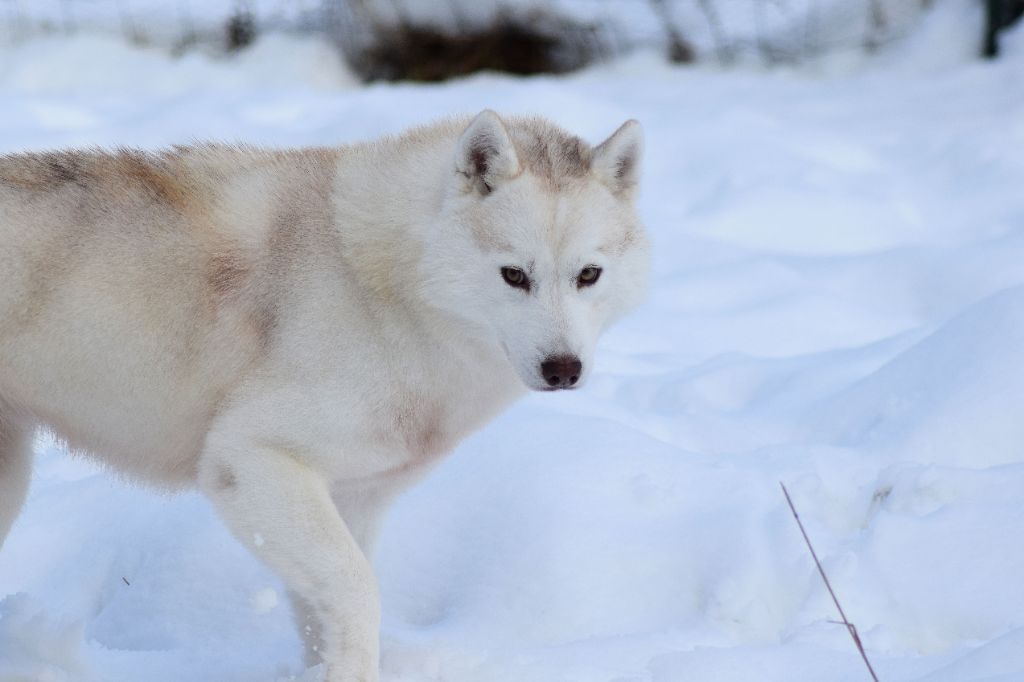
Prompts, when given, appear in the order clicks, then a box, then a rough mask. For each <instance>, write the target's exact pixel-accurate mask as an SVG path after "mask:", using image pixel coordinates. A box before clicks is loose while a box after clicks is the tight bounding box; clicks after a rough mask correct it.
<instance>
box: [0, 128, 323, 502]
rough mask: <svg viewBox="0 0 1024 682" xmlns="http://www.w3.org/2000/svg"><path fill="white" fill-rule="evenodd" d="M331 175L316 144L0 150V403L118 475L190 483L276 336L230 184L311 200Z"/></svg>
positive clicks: (254, 244)
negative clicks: (212, 434)
mask: <svg viewBox="0 0 1024 682" xmlns="http://www.w3.org/2000/svg"><path fill="white" fill-rule="evenodd" d="M317 173H318V174H319V176H320V177H319V178H318V177H316V174H317ZM332 173H333V167H332V166H331V164H330V159H329V158H328V157H326V156H324V154H323V153H319V152H317V153H312V154H310V155H302V154H299V153H293V154H290V155H288V154H275V153H271V152H258V151H254V150H245V149H236V148H231V147H214V148H199V149H179V150H176V151H173V152H168V153H164V154H146V153H142V152H136V151H120V152H116V153H104V152H99V151H90V152H58V153H47V154H26V155H9V156H4V157H0V272H2V273H3V286H2V287H0V402H2V403H4V404H6V405H8V406H13V407H8V408H6V409H7V411H8V412H12V411H13V409H15V408H16V409H17V410H18V412H20V413H23V414H25V415H26V416H29V417H31V420H32V421H33V422H42V423H45V424H48V425H50V426H52V427H53V428H54V429H55V430H56V431H57V432H58V433H59V434H60V435H61V436H62V437H63V438H66V439H67V440H68V442H69V443H70V445H72V446H73V447H78V448H80V449H82V450H86V451H90V452H101V453H103V454H104V457H105V458H106V459H108V460H109V461H111V463H113V464H115V468H116V469H117V470H119V471H122V472H128V473H133V474H137V475H139V476H141V477H143V478H145V479H147V480H150V481H151V482H155V483H158V484H165V485H168V486H176V485H179V484H183V483H187V482H188V481H190V480H192V479H193V478H194V468H195V458H196V456H197V455H198V452H199V450H200V448H201V446H202V440H203V437H204V435H205V430H206V427H207V426H208V424H209V422H210V420H211V418H212V417H213V414H214V411H215V410H216V408H217V404H218V401H219V400H221V399H222V397H223V396H224V395H225V393H226V391H227V390H228V389H229V387H230V386H231V384H232V383H233V382H234V381H236V380H237V377H238V374H239V372H240V371H241V370H242V368H244V367H246V366H248V365H250V364H251V363H252V362H254V361H255V360H256V359H257V358H258V356H259V354H260V352H261V350H262V347H263V346H265V345H266V344H267V343H268V336H269V335H270V334H272V329H270V327H271V326H272V324H273V322H272V320H271V319H268V318H269V313H268V312H267V311H266V310H260V309H259V306H260V301H261V300H264V299H265V298H266V297H265V296H261V292H259V291H255V290H254V289H253V288H254V287H257V286H262V287H266V286H268V283H267V281H266V278H265V276H264V277H260V278H257V277H256V274H257V273H256V272H255V271H254V270H255V268H257V267H261V266H262V264H263V261H264V260H266V259H265V258H263V257H262V254H260V253H257V252H258V251H259V250H260V249H261V248H263V247H264V246H265V244H263V243H261V242H259V240H258V239H256V238H254V239H253V240H251V241H247V236H246V234H245V232H244V230H245V226H244V223H245V221H246V216H245V212H246V211H247V210H250V209H253V207H252V206H251V203H252V202H249V203H248V204H247V202H245V201H244V199H243V198H242V197H238V196H232V194H231V193H232V191H233V190H232V187H254V186H255V187H259V186H260V185H263V186H264V187H265V186H267V185H270V184H273V185H274V186H275V188H276V189H275V191H274V192H272V193H271V194H272V195H273V196H262V197H260V198H259V200H260V201H261V202H266V201H277V200H280V201H282V202H291V203H292V204H295V203H296V202H298V203H300V204H302V205H303V206H305V207H306V208H305V209H304V210H306V211H311V210H313V209H311V208H310V205H311V204H315V203H316V199H317V196H316V195H317V194H319V196H320V197H321V198H322V197H324V196H325V195H326V190H325V187H326V184H327V183H329V182H330V176H331V174H332ZM289 178H293V179H294V181H293V182H289ZM259 180H262V182H259ZM318 188H319V191H318ZM247 191H248V190H247ZM303 192H305V193H306V194H307V195H308V194H310V192H312V193H313V196H304V197H297V196H295V195H296V194H301V193H303ZM289 193H290V194H289ZM281 194H284V195H287V196H280V195H281ZM254 201H255V199H254ZM323 201H326V199H323ZM261 210H262V209H261ZM252 227H253V229H254V230H256V229H258V228H259V226H258V225H253V226H252ZM263 269H264V270H268V268H263ZM262 274H264V275H265V274H266V273H265V272H264V273H262ZM257 280H258V282H259V283H258V284H257ZM243 294H244V295H243ZM154 415H159V417H160V418H159V420H156V419H154V418H153V416H154ZM0 416H2V415H0ZM12 418H13V417H12V416H11V415H8V416H7V420H8V421H10V420H11V419H12Z"/></svg>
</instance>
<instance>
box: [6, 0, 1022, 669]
mask: <svg viewBox="0 0 1024 682" xmlns="http://www.w3.org/2000/svg"><path fill="white" fill-rule="evenodd" d="M936 4H937V7H939V8H944V9H942V11H943V12H952V11H953V10H951V9H950V7H951V5H949V4H948V3H947V4H945V5H943V4H942V3H936ZM954 13H955V12H954ZM939 19H941V17H939V18H938V19H936V20H935V22H934V25H933V26H930V27H927V28H925V29H922V30H924V31H926V32H930V35H932V36H935V38H934V40H935V41H939V42H942V41H943V40H944V39H943V38H942V36H943V35H945V32H946V31H947V30H948V29H949V26H950V25H951V24H950V23H949V22H948V21H946V19H948V16H947V18H946V19H943V20H942V21H939ZM940 24H941V25H940ZM1022 38H1024V31H1022V30H1021V29H1017V30H1015V31H1014V32H1012V33H1011V34H1009V35H1007V36H1006V39H1005V42H1004V44H1005V46H1006V48H1007V50H1006V53H1007V57H1006V59H1004V60H1003V61H1001V62H996V63H991V64H983V63H977V62H973V61H970V60H967V59H949V60H947V61H946V62H944V65H942V63H940V62H937V61H935V60H934V59H932V58H931V57H928V58H925V56H922V55H925V54H926V52H927V50H926V46H927V42H928V40H927V38H926V37H922V38H920V40H921V41H923V42H921V43H919V44H917V45H916V46H914V47H913V50H911V49H910V48H909V47H908V48H907V52H906V54H904V55H903V56H902V57H900V58H897V54H896V53H895V52H893V53H886V54H882V55H879V56H878V58H877V59H876V60H874V61H872V62H870V63H867V64H865V65H863V67H862V68H859V69H857V70H855V71H853V72H847V73H846V74H845V75H833V76H828V77H826V76H822V75H817V76H816V75H811V74H810V73H808V72H806V71H804V72H794V71H771V72H763V71H760V70H735V71H722V70H717V69H689V70H687V69H676V68H670V67H668V66H665V65H663V64H661V63H660V62H659V61H658V60H657V59H656V58H654V57H653V56H651V55H643V54H640V55H636V56H634V57H631V58H629V59H626V60H622V61H620V62H617V63H615V64H611V65H606V66H602V67H599V68H595V69H592V70H590V71H587V72H583V73H580V74H577V75H574V76H570V77H564V78H534V79H526V80H523V79H511V78H504V77H498V76H494V75H484V76H477V77H473V78H469V79H465V80H462V81H458V82H454V83H449V84H445V85H433V86H421V85H387V86H384V85H375V86H370V87H358V88H357V87H353V85H352V82H351V81H350V80H349V79H348V78H347V77H346V76H343V75H339V74H343V73H344V71H343V70H342V67H341V66H339V65H338V64H337V63H334V65H331V64H330V63H329V62H328V63H327V65H326V66H324V63H323V61H322V59H321V57H320V56H315V55H318V54H320V53H318V52H317V50H319V49H320V48H319V47H318V46H317V45H316V44H315V43H313V44H302V45H300V44H298V43H295V42H289V41H291V40H294V39H283V38H278V37H274V36H270V37H268V38H267V39H266V42H265V43H264V44H263V46H262V47H260V46H259V45H258V46H257V48H255V50H254V52H252V53H242V54H241V55H239V56H238V57H237V58H235V59H234V60H233V61H225V60H221V59H214V58H210V57H200V56H198V55H190V56H186V57H184V58H180V59H171V58H168V57H166V56H165V55H163V54H162V53H159V52H156V51H151V52H150V51H141V52H140V51H138V50H137V48H127V47H124V46H122V45H118V44H115V43H113V42H112V41H111V40H110V39H106V38H89V37H85V36H83V37H80V38H76V39H74V40H71V41H66V42H60V41H53V42H50V41H46V42H44V41H39V42H36V41H29V42H26V43H24V44H22V45H20V46H18V47H14V48H6V49H8V50H10V51H8V52H5V53H4V55H3V58H2V59H0V64H3V67H2V68H0V97H2V101H3V103H4V106H3V107H0V150H4V151H14V150H21V149H27V148H41V147H56V146H65V145H86V144H100V145H118V144H135V145H143V146H148V147H152V146H158V145H162V144H170V143H176V142H183V141H188V140H191V139H204V138H213V139H221V140H242V141H249V142H256V143H263V144H272V145H281V146H285V145H303V144H334V143H340V142H344V141H350V140H362V139H369V138H373V137H375V136H378V135H381V134H385V133H393V132H398V131H401V130H402V129H404V128H406V127H408V126H410V125H413V124H417V123H422V122H424V121H428V120H431V119H434V118H437V117H441V116H446V115H449V114H452V113H472V112H475V111H477V110H479V109H482V108H484V107H493V108H495V109H497V110H499V111H504V112H535V113H541V114H544V115H547V116H550V117H552V118H553V119H555V120H556V121H558V122H560V123H562V124H563V125H565V126H566V127H568V128H569V129H571V130H574V131H577V132H579V133H580V134H582V135H583V136H584V137H586V138H587V139H589V140H591V141H593V142H597V141H600V140H601V139H603V137H604V136H606V135H607V134H609V133H610V132H611V131H612V130H614V129H615V127H616V126H617V125H618V124H619V123H621V122H622V121H623V120H625V119H627V118H630V117H636V118H638V119H640V120H641V121H642V122H643V124H644V126H645V130H646V135H647V138H648V153H647V159H646V161H645V177H644V183H643V195H642V199H641V209H642V213H643V215H644V216H645V218H646V221H647V223H648V225H649V228H650V230H651V234H652V237H653V240H654V243H655V274H654V278H653V287H652V292H651V296H650V300H649V302H648V303H647V304H646V305H645V306H644V307H643V308H642V309H641V310H639V311H638V312H637V313H636V314H634V315H632V316H631V317H629V318H628V319H627V320H625V321H624V322H623V323H622V324H620V325H619V326H618V327H616V328H615V329H613V330H612V331H611V332H610V333H609V334H608V335H607V336H606V337H605V339H604V340H603V342H602V345H601V349H600V353H599V358H598V372H597V374H596V375H595V376H594V377H593V379H592V381H591V382H590V384H589V385H588V386H587V387H585V389H584V390H581V391H576V392H573V393H567V394H564V395H563V394H556V395H547V394H545V395H533V396H530V397H529V398H527V399H526V400H524V401H523V402H522V403H520V404H519V405H517V406H516V407H514V408H513V409H512V410H510V411H509V412H508V413H507V414H505V415H503V416H502V417H500V418H499V419H498V420H497V421H495V422H494V423H493V424H491V425H490V426H489V427H487V428H486V429H484V430H483V431H482V432H480V433H478V434H476V435H474V436H473V437H471V438H470V439H468V440H467V441H466V442H465V443H463V444H462V445H461V446H460V447H459V448H458V449H457V451H456V452H455V453H454V454H453V455H452V456H451V457H450V458H449V459H448V460H447V461H446V462H445V463H444V464H442V465H441V466H440V467H439V468H438V470H437V471H436V473H435V474H433V475H432V476H431V477H430V478H428V479H427V480H426V481H425V482H424V483H423V484H421V485H420V486H418V487H416V488H414V489H413V490H411V491H410V492H409V493H408V494H406V495H405V496H404V497H402V498H401V499H400V501H399V502H398V503H397V505H396V506H395V508H394V510H393V511H392V513H391V514H390V515H389V517H388V520H387V523H386V524H385V528H384V532H383V535H382V537H381V543H380V549H379V552H378V555H377V558H376V562H375V563H376V567H377V572H378V575H379V578H380V585H381V592H382V598H383V605H384V624H383V633H382V637H383V639H382V642H383V647H382V648H383V670H384V676H383V679H384V680H386V681H388V682H428V681H429V682H442V681H443V682H470V681H472V682H480V681H487V682H504V681H509V682H511V681H513V680H515V681H517V682H520V681H522V680H531V681H534V682H556V681H557V682H563V681H569V682H576V681H578V682H685V681H688V680H694V681H698V680H700V681H704V680H716V681H718V682H732V681H748V680H752V679H756V680H761V681H764V682H771V681H779V682H782V681H791V680H826V679H827V680H836V681H844V680H851V681H853V680H863V679H867V674H866V671H865V670H864V668H863V663H862V661H861V660H860V658H859V656H858V655H857V653H856V651H855V649H854V648H853V647H852V644H851V642H850V640H849V636H848V634H847V632H846V631H845V629H844V628H843V627H841V626H838V625H836V624H834V623H833V622H832V621H833V620H834V619H835V618H836V617H837V614H836V613H835V612H834V608H833V606H832V604H831V601H830V599H829V597H828V595H827V593H826V592H825V591H824V589H823V587H822V585H821V582H820V579H819V577H818V575H817V573H816V571H815V568H814V565H813V563H812V562H811V560H810V557H809V556H808V554H807V551H806V548H805V547H804V545H803V540H802V538H801V537H800V534H799V531H798V529H797V528H796V526H795V524H794V522H793V519H792V517H791V516H790V514H789V511H788V508H787V507H786V506H785V500H784V498H783V496H782V494H781V491H780V489H779V482H780V481H781V482H785V484H786V485H787V487H788V488H789V490H790V492H791V494H792V496H793V499H794V502H795V503H796V505H797V506H798V508H799V511H800V513H801V517H802V519H803V520H804V522H805V524H806V525H807V530H808V533H809V534H810V536H811V538H812V539H813V541H814V543H815V546H816V549H817V551H818V554H819V555H820V557H821V558H822V560H823V562H824V565H825V568H826V570H827V571H828V573H829V576H830V578H831V580H832V583H833V585H834V587H835V588H836V590H837V592H838V593H839V596H840V598H841V600H842V602H843V605H844V608H845V610H846V612H847V615H848V616H849V617H850V618H851V620H853V622H855V623H856V625H857V627H858V629H859V631H860V633H861V636H862V637H863V639H864V642H865V645H866V647H867V649H868V652H869V654H870V656H871V658H872V661H873V663H874V665H875V668H876V670H877V671H878V673H879V676H880V677H881V679H883V680H887V681H892V680H906V681H908V682H909V681H916V682H953V681H957V682H960V681H964V680H973V681H974V682H982V681H985V682H996V681H997V680H999V681H1003V680H1006V681H1008V680H1019V679H1024V582H1022V581H1021V579H1020V576H1021V575H1024V549H1022V547H1024V545H1022V544H1021V543H1020V542H1019V538H1021V537H1024V507H1022V505H1021V504H1020V491H1021V490H1022V489H1024V420H1022V418H1021V416H1020V415H1019V414H1018V413H1019V411H1020V406H1021V405H1022V404H1024V363H1022V362H1021V353H1022V350H1021V349H1022V348H1024V190H1022V189H1021V186H1022V182H1021V181H1022V179H1024V157H1022V156H1021V154H1020V152H1019V150H1020V149H1021V146H1022V144H1024V89H1022V88H1021V87H1020V73H1021V69H1022V68H1024V50H1022V49H1020V48H1021V46H1022V45H1024V42H1022V40H1021V39H1022ZM260 50H264V51H263V52H262V53H261V52H260ZM302 55H306V56H302ZM309 55H314V56H309ZM913 55H918V57H919V58H918V57H914V56H913ZM8 57H10V58H8ZM900 59H902V61H900ZM198 61H202V62H203V63H202V64H199V63H196V62H198ZM895 62H899V68H897V67H896V66H894V63H895ZM97 64H107V65H109V67H108V68H106V69H105V70H103V71H101V72H100V71H96V70H95V65H97ZM321 67H323V68H324V69H326V71H322V70H321ZM278 68H280V70H277V69H278ZM325 73H327V74H328V76H324V74H325ZM330 74H334V75H330ZM37 450H38V466H37V470H36V475H35V478H34V482H33V487H32V489H31V492H30V496H29V500H28V504H27V506H26V509H25V511H24V513H23V514H22V516H21V518H20V519H19V520H18V522H17V523H16V525H15V527H14V529H13V531H12V533H11V535H10V537H9V539H8V541H7V543H6V544H5V545H4V547H3V551H2V552H0V680H3V681H4V682H6V681H8V680H12V681H13V680H47V681H48V680H53V681H62V682H63V681H67V682H85V681H90V682H91V681H94V680H103V681H104V682H107V681H109V682H129V681H134V680H139V679H146V680H150V681H152V682H162V681H164V680H167V681H171V680H183V679H187V680H197V681H199V680H211V681H212V680H217V681H218V682H231V681H236V680H237V681H239V682H241V681H242V680H245V681H246V682H252V681H258V680H266V681H267V682H271V681H273V680H277V679H289V678H291V677H293V678H295V679H301V680H314V679H316V677H317V675H318V674H319V671H317V670H312V671H304V670H303V668H302V664H301V660H302V655H301V645H300V641H299V638H298V635H297V634H296V632H295V629H294V626H293V624H292V621H291V618H290V611H289V608H288V606H287V600H286V599H284V598H283V595H284V594H285V592H284V589H285V588H284V586H283V585H282V584H281V583H280V581H278V580H277V579H276V577H275V576H273V575H272V574H271V573H270V572H269V571H268V570H267V569H265V568H264V567H263V566H261V565H260V564H259V563H258V562H257V561H256V560H255V559H253V558H252V557H251V556H250V554H249V553H248V552H247V551H246V550H245V549H244V548H243V547H242V546H241V545H240V544H239V543H237V542H236V541H235V540H234V539H233V538H232V537H231V536H230V534H229V533H228V532H227V531H226V530H225V528H224V527H223V526H222V525H221V523H220V522H219V521H218V520H217V518H216V516H215V515H214V513H213V511H212V509H211V507H210V506H209V504H208V503H207V502H205V501H204V500H203V499H202V498H201V497H199V496H198V495H197V494H194V493H186V494H181V495H177V496H165V495H161V494H157V493H154V492H152V491H148V490H143V489H138V488H134V487H131V486H128V485H125V484H123V483H121V482H120V481H118V480H117V479H116V478H115V477H112V476H110V475H109V474H107V473H106V472H103V471H100V470H98V469H96V468H94V467H93V466H92V465H90V464H88V463H86V462H85V461H83V460H80V459H76V458H74V457H68V456H66V455H65V454H64V453H63V452H62V451H61V448H60V446H59V444H58V443H56V442H54V441H52V440H50V439H49V438H48V437H45V436H41V437H40V440H39V442H38V448H37ZM260 540H261V538H259V537H255V538H254V541H255V542H256V543H257V544H258V543H259V542H260Z"/></svg>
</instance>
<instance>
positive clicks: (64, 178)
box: [0, 111, 648, 682]
mask: <svg viewBox="0 0 1024 682" xmlns="http://www.w3.org/2000/svg"><path fill="white" fill-rule="evenodd" d="M641 144H642V140H641V133H640V126H639V125H638V124H637V123H636V122H635V121H629V122H627V123H625V124H624V125H623V126H622V127H621V128H619V130H618V131H617V132H615V134H613V135H612V136H611V137H610V138H609V139H608V140H606V141H605V142H604V143H602V144H601V145H599V146H597V147H595V148H591V147H590V146H588V145H587V144H586V143H584V142H583V141H581V140H580V139H579V138H577V137H574V136H572V135H570V134H568V133H566V132H564V131H563V130H561V129H559V128H557V127H556V126H554V125H553V124H551V123H550V122H548V121H545V120H543V119H538V118H505V119H503V118H500V117H499V116H498V115H497V114H495V113H494V112H491V111H484V112H483V113H481V114H479V115H478V116H477V117H476V118H474V119H472V121H469V120H460V121H449V122H444V123H440V124H435V125H432V126H429V127H424V128H420V129H416V130H413V131H411V132H409V133H407V134H404V135H402V136H400V137H396V138H388V139H383V140H380V141H377V142H373V143H369V144H360V145H354V146H350V147H341V148H332V149H306V150H297V151H282V152H272V151H261V150H254V149H246V148H235V147H222V146H198V147H179V148H175V149H173V150H170V151H167V152H162V153H143V152H137V151H130V150H122V151H118V152H116V153H104V152H96V151H71V152H53V153H41V154H18V155H8V156H2V157H0V542H2V540H3V537H4V536H5V535H6V534H7V532H8V530H9V529H10V526H11V524H12V523H13V521H14V518H15V516H16V515H17V513H18V511H19V509H20V507H21V506H22V504H23V502H24V499H25V492H26V489H27V487H28V481H29V477H30V464H31V462H30V460H31V436H32V433H33V430H34V429H35V428H36V427H38V426H45V427H48V428H50V429H52V430H53V431H54V432H56V433H57V434H58V435H59V436H60V437H62V438H64V439H66V441H67V443H68V444H69V445H70V447H72V448H73V449H75V450H78V451H81V452H83V453H87V454H88V455H89V456H91V457H94V458H96V459H98V460H100V461H102V462H103V463H105V464H107V465H109V466H110V467H111V468H112V469H114V470H115V471H118V472H121V473H123V474H124V475H126V476H128V477H130V478H134V479H138V480H143V481H148V482H151V483H155V484H157V485H159V486H162V487H165V488H177V487H182V486H187V485H193V484H195V485H198V486H199V488H200V489H201V490H202V491H203V492H204V493H205V494H206V495H207V496H209V498H210V499H211V500H212V501H213V504H214V505H215V507H216V509H217V510H218V511H219V512H220V514H221V516H222V517H223V519H224V521H225V523H227V525H228V526H229V527H230V528H231V530H232V532H233V533H234V534H235V536H236V537H238V539H239V540H240V541H241V542H243V543H245V544H246V545H247V546H248V547H249V548H250V549H251V550H252V551H253V552H254V553H255V554H256V555H257V556H258V557H259V558H260V559H262V560H263V561H264V562H266V564H267V565H268V566H270V568H271V569H272V570H274V571H275V572H276V573H277V574H278V575H279V576H280V577H281V579H282V580H283V581H284V582H285V584H286V585H287V586H288V588H289V590H290V592H291V594H292V595H293V599H294V603H295V605H296V612H297V615H298V617H299V618H300V619H304V622H303V623H302V626H303V627H302V628H301V629H302V630H303V631H304V632H305V633H306V634H307V650H308V652H309V653H310V654H311V656H312V655H314V654H313V652H315V655H316V656H318V657H319V658H320V660H322V661H323V663H324V670H325V676H326V678H327V679H328V680H331V681H332V682H354V681H356V680H359V681H361V682H366V681H371V680H377V679H378V672H377V667H378V649H379V644H378V640H379V634H378V629H379V620H380V615H379V614H380V607H379V604H378V598H377V588H376V583H375V579H374V576H373V573H372V570H371V567H370V563H369V561H368V560H367V558H366V557H367V554H368V552H369V551H370V545H371V543H372V541H373V537H374V533H375V526H376V524H377V522H378V520H379V519H380V517H381V514H382V512H383V510H384V509H385V507H386V506H387V504H388V503H389V502H390V501H391V499H392V498H393V497H394V495H395V494H396V493H398V492H399V491H401V490H402V489H403V488H405V487H407V486H409V485H410V483H412V482H413V481H415V480H416V479H417V478H418V477H419V476H421V475H422V474H423V473H424V472H425V471H426V470H427V469H429V468H430V466H431V465H432V464H434V463H435V462H436V461H437V460H438V458H439V457H441V456H442V455H444V454H445V453H447V452H449V451H450V450H451V449H452V448H453V447H454V446H455V445H456V444H457V443H458V442H459V441H460V440H461V439H462V438H464V437H465V436H466V435H467V434H469V433H470V432H472V431H473V430H474V429H477V428H478V427H480V426H482V425H483V424H484V423H485V422H487V421H488V420H489V419H491V418H492V417H493V416H494V415H495V414H497V413H498V412H499V411H501V410H502V409H504V408H505V407H506V406H508V405H509V404H510V403H511V402H512V401H513V400H515V399H516V398H517V397H519V396H520V395H521V394H523V393H524V392H525V389H533V390H554V389H569V388H575V387H577V386H579V385H581V384H582V383H583V382H584V380H585V379H586V377H587V375H588V374H589V373H590V372H591V369H592V366H593V362H592V359H593V354H594V345H595V343H596V340H597V338H598V336H599V334H600V333H601V331H602V330H603V329H605V328H606V327H607V326H608V324H609V323H610V322H612V321H613V320H614V319H616V318H617V317H619V316H620V315H622V314H623V313H624V312H626V311H627V310H629V309H630V308H632V307H633V306H635V305H636V304H637V303H638V301H639V299H640V298H641V296H642V294H643V290H644V287H645V279H646V271H647V262H648V245H647V240H646V237H645V235H644V230H643V228H642V226H641V224H640V222H639V220H638V218H637V216H636V213H635V210H634V194H635V188H636V181H637V167H638V162H639V157H640V152H641Z"/></svg>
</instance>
